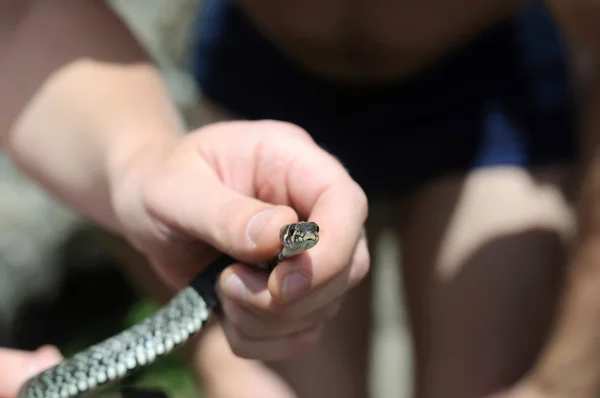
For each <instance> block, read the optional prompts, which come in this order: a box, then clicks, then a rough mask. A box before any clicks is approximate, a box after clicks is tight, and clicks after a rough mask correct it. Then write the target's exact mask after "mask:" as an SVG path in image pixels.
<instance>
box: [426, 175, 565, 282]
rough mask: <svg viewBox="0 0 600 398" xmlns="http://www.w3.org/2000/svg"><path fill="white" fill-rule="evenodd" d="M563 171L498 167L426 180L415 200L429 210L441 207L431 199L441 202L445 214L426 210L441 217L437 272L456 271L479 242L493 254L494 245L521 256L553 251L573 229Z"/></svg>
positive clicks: (476, 251)
mask: <svg viewBox="0 0 600 398" xmlns="http://www.w3.org/2000/svg"><path fill="white" fill-rule="evenodd" d="M565 175H566V172H565V171H564V170H549V171H546V172H544V173H543V174H542V173H540V174H539V175H536V174H533V173H530V172H528V171H527V170H524V169H521V168H516V167H498V168H490V169H481V170H477V171H474V172H472V173H470V174H469V175H467V176H466V177H464V178H452V179H446V180H443V181H440V182H438V183H432V184H431V185H430V186H429V187H428V188H427V189H425V190H423V191H422V192H421V193H420V195H422V196H423V198H422V199H421V200H419V202H420V203H426V204H427V203H428V204H430V205H433V206H431V207H430V209H432V211H433V212H434V213H436V210H435V209H436V208H438V209H443V208H444V205H440V206H437V207H436V206H435V204H436V203H440V202H442V201H443V202H445V203H446V204H445V207H446V214H431V215H430V217H434V216H437V217H440V218H442V219H444V218H445V219H446V224H445V227H444V231H443V232H441V233H440V236H441V239H440V242H439V243H440V244H439V250H438V252H437V256H438V257H437V261H436V264H437V268H438V271H439V272H441V273H442V274H446V275H450V274H452V273H454V272H456V271H457V270H458V269H459V268H460V267H461V265H462V264H464V263H465V262H466V261H467V260H468V259H471V258H474V257H476V256H477V255H478V254H479V253H480V252H481V251H482V249H483V248H485V247H487V248H489V249H488V250H490V251H494V252H495V254H496V255H497V254H498V253H502V251H498V250H493V249H494V248H499V247H504V248H510V250H511V251H513V252H515V251H518V252H519V253H520V255H525V254H526V253H527V252H530V253H537V254H539V253H541V251H542V252H543V251H544V249H548V250H552V251H554V250H555V249H556V247H557V246H560V245H562V244H564V242H565V241H566V240H568V239H569V238H570V237H571V236H572V233H573V231H574V215H573V210H572V207H571V204H570V203H569V201H568V200H567V199H566V197H565V195H564V192H563V189H562V181H563V180H564V178H565ZM425 222H427V221H425ZM530 257H531V256H530ZM530 259H531V258H530Z"/></svg>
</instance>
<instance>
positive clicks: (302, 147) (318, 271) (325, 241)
mask: <svg viewBox="0 0 600 398" xmlns="http://www.w3.org/2000/svg"><path fill="white" fill-rule="evenodd" d="M281 150H282V148H278V151H279V152H280V153H281ZM285 150H287V151H288V152H287V153H288V154H289V153H293V154H294V159H293V160H292V161H289V162H286V164H287V168H288V169H287V170H286V171H285V173H284V174H283V175H285V176H286V179H285V181H284V186H285V190H286V193H287V197H288V201H289V205H290V206H291V207H292V208H293V209H294V210H296V211H297V212H298V214H299V216H300V217H301V218H303V219H308V220H310V221H314V222H316V223H317V224H319V229H320V232H319V243H318V244H317V245H316V246H315V247H314V248H313V249H311V250H310V251H309V252H308V255H309V256H310V261H306V259H295V258H292V259H290V260H288V261H285V262H283V263H281V264H280V265H279V266H278V267H277V268H276V269H275V271H274V276H273V277H272V278H271V279H270V281H269V290H270V291H271V294H272V295H273V297H274V298H275V299H279V301H281V302H287V301H290V300H293V299H294V298H291V297H290V296H289V295H288V294H286V292H285V290H286V281H288V280H292V279H291V278H290V279H286V278H288V277H292V275H294V274H298V273H299V274H300V275H301V276H302V277H303V278H302V277H301V278H297V277H296V278H295V280H307V281H308V287H307V288H305V291H304V293H303V296H304V295H306V294H310V292H311V291H314V290H316V289H319V288H320V287H322V286H325V285H326V284H327V283H328V282H330V281H332V280H333V279H334V278H335V277H336V276H338V275H340V274H341V273H343V272H344V271H346V269H345V268H346V266H347V265H348V264H349V263H350V259H351V258H352V255H353V253H354V250H355V248H356V246H357V242H358V240H359V239H360V238H361V233H362V229H363V225H364V223H365V221H366V219H367V214H368V201H367V196H366V195H365V193H364V191H363V190H362V189H361V187H360V186H359V185H358V184H357V183H356V182H355V181H354V180H353V179H352V178H351V176H350V175H349V173H348V172H347V171H346V169H345V168H344V167H343V166H342V164H341V163H340V162H339V161H337V160H336V159H335V158H334V157H333V156H332V155H331V154H329V153H327V152H326V151H325V150H324V149H322V148H320V147H319V146H318V145H317V144H316V143H315V142H314V141H312V140H302V141H300V142H296V143H295V145H294V148H285ZM280 164H281V163H280ZM304 278H305V279H304ZM288 290H289V289H288Z"/></svg>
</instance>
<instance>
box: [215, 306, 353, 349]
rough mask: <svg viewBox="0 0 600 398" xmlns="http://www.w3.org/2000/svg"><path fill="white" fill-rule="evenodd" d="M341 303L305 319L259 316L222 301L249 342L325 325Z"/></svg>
mask: <svg viewBox="0 0 600 398" xmlns="http://www.w3.org/2000/svg"><path fill="white" fill-rule="evenodd" d="M341 301H342V300H341V299H338V300H335V301H333V302H331V303H329V304H328V305H326V306H324V307H322V308H320V309H318V310H316V311H314V312H312V313H310V314H307V315H305V316H303V317H292V316H290V315H288V313H287V312H285V311H284V312H282V313H278V314H270V313H266V314H265V313H263V314H260V315H258V314H256V313H254V312H252V311H250V310H248V309H247V308H245V307H244V306H243V305H240V304H238V303H236V302H234V301H233V300H230V299H227V298H224V299H222V300H221V307H222V308H223V312H224V314H225V316H226V317H227V319H228V320H229V322H231V323H232V324H233V325H234V326H235V327H236V328H237V330H238V331H239V332H240V334H242V335H243V336H244V337H245V338H247V339H248V340H259V339H260V340H262V339H268V338H276V337H284V336H288V335H292V334H294V333H298V332H301V331H303V330H307V329H310V328H312V327H314V326H316V325H319V324H322V323H325V322H326V321H328V320H330V319H331V318H332V317H333V316H335V315H336V314H337V313H338V312H339V310H340V307H341Z"/></svg>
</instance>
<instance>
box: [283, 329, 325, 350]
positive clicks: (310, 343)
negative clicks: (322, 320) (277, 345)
mask: <svg viewBox="0 0 600 398" xmlns="http://www.w3.org/2000/svg"><path fill="white" fill-rule="evenodd" d="M321 329H322V327H321V326H317V327H315V328H312V329H309V330H307V331H304V332H300V333H298V334H296V335H294V336H292V337H290V338H289V343H288V355H289V356H295V355H298V354H301V353H304V352H306V351H309V350H311V349H313V348H314V347H315V346H316V345H317V343H318V342H319V339H320V338H321Z"/></svg>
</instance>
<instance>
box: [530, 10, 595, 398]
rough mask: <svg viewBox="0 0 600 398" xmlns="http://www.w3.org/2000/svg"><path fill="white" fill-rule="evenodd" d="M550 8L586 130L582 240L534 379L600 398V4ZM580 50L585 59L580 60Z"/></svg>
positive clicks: (556, 390)
mask: <svg viewBox="0 0 600 398" xmlns="http://www.w3.org/2000/svg"><path fill="white" fill-rule="evenodd" d="M549 3H550V7H551V9H552V11H553V13H554V15H555V17H556V18H557V20H558V22H559V23H560V24H561V26H562V27H563V29H564V32H565V34H566V36H567V38H568V40H569V41H570V44H571V48H572V49H573V51H574V54H573V57H572V58H573V60H574V61H575V62H574V64H573V70H574V71H575V72H576V74H577V76H578V78H579V79H578V81H579V92H580V101H581V105H582V109H581V111H582V115H581V116H582V122H583V124H584V126H583V130H582V132H581V140H582V141H581V143H582V149H583V153H582V159H581V160H582V164H581V165H582V166H583V167H582V169H581V171H582V172H583V175H582V180H581V181H580V183H581V184H580V186H581V189H580V191H579V192H578V196H579V197H578V202H577V216H578V223H579V228H578V236H577V239H576V242H575V246H574V248H573V249H574V250H573V257H572V259H571V263H570V266H569V268H568V271H567V285H566V287H565V292H564V296H563V300H562V306H561V309H560V313H559V316H558V319H557V322H556V328H555V331H554V333H553V335H552V337H551V339H550V341H549V342H548V345H547V347H546V349H545V350H544V352H543V355H542V356H541V358H540V361H539V363H538V365H537V366H536V368H535V370H534V371H533V374H532V379H533V380H534V381H535V382H536V384H537V385H538V386H541V387H542V389H543V390H545V391H548V392H550V393H551V394H552V396H561V397H562V396H566V397H582V396H590V397H596V396H597V395H596V394H597V391H598V388H599V387H600V151H599V150H600V147H599V144H600V141H599V138H600V79H599V78H600V63H599V62H600V58H599V57H600V3H597V4H598V5H592V4H594V3H595V2H586V1H580V2H577V1H568V0H550V1H549ZM585 3H587V4H588V5H587V6H582V5H581V4H585ZM574 4H580V5H579V6H577V5H574ZM580 50H582V51H583V52H585V57H584V58H582V57H580V56H579V55H578V54H579V51H580ZM575 52H578V54H575ZM582 61H583V62H582Z"/></svg>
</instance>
